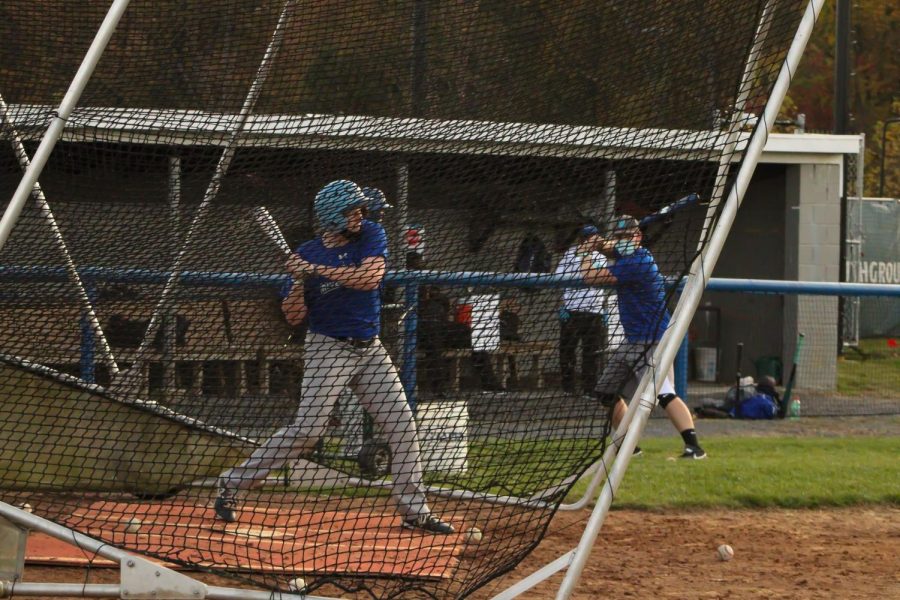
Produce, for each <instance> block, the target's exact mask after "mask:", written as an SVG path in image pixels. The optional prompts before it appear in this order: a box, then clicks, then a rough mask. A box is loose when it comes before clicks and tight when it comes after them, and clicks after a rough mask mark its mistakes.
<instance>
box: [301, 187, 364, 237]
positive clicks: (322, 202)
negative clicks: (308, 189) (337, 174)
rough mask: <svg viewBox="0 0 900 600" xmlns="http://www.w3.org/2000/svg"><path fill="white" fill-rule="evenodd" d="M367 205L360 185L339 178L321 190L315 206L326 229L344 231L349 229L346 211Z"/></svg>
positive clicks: (317, 214)
mask: <svg viewBox="0 0 900 600" xmlns="http://www.w3.org/2000/svg"><path fill="white" fill-rule="evenodd" d="M365 205H366V197H365V196H363V193H362V190H361V189H359V186H358V185H356V184H355V183H353V182H352V181H348V180H346V179H338V180H337V181H332V182H331V183H328V184H325V186H324V187H323V188H322V189H321V190H319V193H318V194H316V201H315V203H314V204H313V208H314V209H315V211H316V219H318V220H319V225H321V226H322V228H323V229H324V230H325V231H343V230H345V229H347V216H346V214H345V213H346V212H347V211H348V210H350V209H353V208H357V207H360V206H365Z"/></svg>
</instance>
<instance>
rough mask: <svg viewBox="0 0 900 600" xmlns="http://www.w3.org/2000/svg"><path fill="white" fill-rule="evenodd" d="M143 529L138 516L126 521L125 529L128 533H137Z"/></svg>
mask: <svg viewBox="0 0 900 600" xmlns="http://www.w3.org/2000/svg"><path fill="white" fill-rule="evenodd" d="M140 530H141V520H140V519H138V518H137V517H132V518H130V519H128V521H126V523H125V531H126V532H127V533H137V532H138V531H140Z"/></svg>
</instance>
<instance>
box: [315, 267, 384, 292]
mask: <svg viewBox="0 0 900 600" xmlns="http://www.w3.org/2000/svg"><path fill="white" fill-rule="evenodd" d="M314 273H315V274H316V275H321V276H322V277H325V278H326V279H330V280H331V281H336V282H338V283H340V284H342V285H345V286H347V287H348V288H352V289H354V290H362V291H371V290H375V289H378V286H379V285H381V280H382V279H383V278H384V269H383V268H381V269H379V268H377V267H374V266H372V265H365V264H364V265H361V266H359V267H323V266H317V267H316V268H315V271H314Z"/></svg>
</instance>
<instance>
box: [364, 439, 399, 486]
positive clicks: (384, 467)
mask: <svg viewBox="0 0 900 600" xmlns="http://www.w3.org/2000/svg"><path fill="white" fill-rule="evenodd" d="M357 462H359V467H360V469H362V473H363V475H365V476H367V477H383V476H385V475H387V474H388V473H390V472H391V449H390V447H389V446H388V445H387V444H386V443H385V442H380V441H377V440H366V441H365V442H363V447H362V450H360V451H359V457H358V458H357Z"/></svg>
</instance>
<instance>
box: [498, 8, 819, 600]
mask: <svg viewBox="0 0 900 600" xmlns="http://www.w3.org/2000/svg"><path fill="white" fill-rule="evenodd" d="M824 1H825V0H810V2H809V4H808V5H807V8H806V10H805V12H804V15H803V18H802V19H801V21H800V24H799V26H798V28H797V33H796V34H795V36H794V40H793V41H792V43H791V46H790V49H789V50H788V54H787V56H786V57H785V61H784V63H783V64H782V67H781V70H780V71H779V74H778V78H777V80H776V82H775V85H774V87H773V89H772V95H771V97H770V99H769V102H768V103H767V104H766V108H765V111H764V114H763V117H762V118H763V122H762V123H760V125H759V126H758V127H757V129H756V131H754V134H753V136H752V137H751V139H750V142H749V143H748V146H747V148H746V149H745V156H744V162H743V163H742V165H741V168H740V170H739V172H738V175H737V178H736V179H735V182H734V185H733V186H732V188H731V190H730V192H729V195H728V199H727V200H726V202H725V206H724V207H723V210H722V214H721V216H720V218H719V220H718V224H717V227H716V229H715V230H714V231H713V235H712V236H711V238H710V241H709V243H708V244H707V246H706V247H705V248H704V251H703V253H702V254H701V255H700V256H698V257H697V258H696V259H695V260H694V263H693V264H692V268H691V271H690V273H691V275H690V277H689V278H688V281H687V284H686V286H685V289H684V291H683V292H682V295H681V299H680V301H679V302H678V305H677V306H676V308H675V311H674V313H673V315H672V320H671V323H670V327H669V330H668V331H667V332H666V335H665V336H664V337H663V340H662V342H661V343H660V345H659V347H658V348H657V351H656V353H655V354H654V357H653V367H652V368H651V369H648V372H647V373H645V374H644V376H643V378H642V379H641V382H640V384H639V386H638V390H637V392H636V394H635V398H634V399H633V400H632V402H631V404H630V406H629V407H628V411H627V413H626V416H625V418H624V419H623V423H622V426H624V424H625V423H627V422H628V421H631V422H630V423H629V425H628V429H627V432H626V434H625V438H624V439H623V440H622V442H621V444H620V445H619V447H618V451H619V454H620V456H619V460H616V461H615V462H614V463H613V464H612V468H611V469H609V472H608V476H607V478H606V485H605V486H604V488H603V490H602V492H601V494H600V497H599V499H598V501H597V504H596V505H595V507H594V510H593V511H592V513H591V516H590V518H589V520H588V523H587V525H586V526H585V531H584V534H583V535H582V538H581V541H580V542H579V545H578V547H577V548H575V549H574V550H572V551H569V552H567V553H565V554H563V555H562V556H560V557H559V558H557V559H556V560H555V561H553V562H551V563H548V564H547V565H545V566H544V567H543V568H542V569H540V570H539V571H535V572H534V573H532V574H531V575H529V576H528V577H526V578H525V579H523V580H521V581H519V582H517V583H516V584H514V585H513V586H511V587H509V588H507V589H506V590H504V591H503V592H501V593H500V594H497V595H496V596H494V598H493V600H508V599H510V598H515V597H517V596H518V595H519V594H521V593H523V592H525V591H527V590H529V589H531V588H533V587H534V586H535V585H537V584H539V583H541V582H542V581H546V580H547V579H549V578H550V577H551V576H553V575H554V574H555V573H557V572H559V571H562V570H566V571H567V572H566V576H565V578H564V580H563V582H562V583H561V585H560V588H559V590H558V593H557V596H556V597H557V599H558V600H565V599H567V598H569V597H570V596H571V594H572V592H573V591H574V588H575V585H576V584H577V582H578V580H579V578H580V577H581V573H582V572H583V571H584V567H585V565H586V564H587V559H588V557H589V555H590V550H591V548H592V547H593V545H594V544H595V542H596V540H597V536H598V535H599V533H600V528H601V527H602V525H603V522H604V520H605V518H606V515H607V514H608V513H609V507H610V505H611V503H612V500H613V497H614V495H615V492H616V491H617V490H618V487H619V484H620V483H621V481H622V479H623V477H624V475H625V471H626V470H627V468H628V464H629V462H630V459H631V456H632V452H633V451H634V448H635V446H636V445H637V442H638V440H639V439H640V436H641V434H642V433H643V430H644V427H645V426H646V423H647V419H649V417H650V412H651V411H652V409H653V407H654V406H655V404H656V400H655V397H652V398H651V397H648V395H647V394H646V389H647V387H648V386H649V385H650V383H651V378H652V380H653V383H654V384H655V386H659V385H661V384H662V382H663V380H664V379H665V377H666V374H667V372H668V367H669V366H671V364H672V362H673V361H674V359H675V355H676V353H677V351H678V347H679V345H680V343H681V340H682V339H683V337H684V335H685V333H686V332H687V328H688V324H689V323H690V318H688V316H689V315H691V314H693V312H694V311H695V310H696V308H697V306H698V305H699V302H700V299H701V297H702V295H703V290H704V289H705V287H706V281H707V280H708V278H709V276H710V274H711V268H712V267H713V266H715V263H716V261H717V260H718V257H719V255H720V253H721V251H722V247H723V246H724V243H725V239H726V237H727V234H728V231H729V230H730V228H731V226H732V224H733V223H734V219H735V217H736V215H737V210H738V208H739V207H740V203H741V200H742V198H743V195H744V193H745V192H746V189H747V186H748V185H749V183H750V178H751V177H752V175H753V171H754V170H755V168H756V163H757V162H758V160H759V157H760V155H761V154H762V151H763V148H764V146H765V143H766V140H767V138H768V132H769V129H770V128H771V127H772V126H773V125H774V123H775V119H776V117H777V115H778V111H779V110H780V107H781V103H782V101H783V100H784V96H785V94H786V93H787V89H788V86H789V85H790V82H791V79H792V77H793V72H794V70H795V69H796V67H797V65H798V64H799V61H800V58H801V56H802V54H803V51H804V49H805V48H806V44H807V42H808V41H809V38H810V35H811V33H812V30H813V26H814V25H815V22H816V19H817V18H818V15H819V13H820V12H821V10H822V5H823V4H824ZM705 265H708V266H709V267H710V272H709V273H707V271H706V270H704V266H705ZM638 398H640V401H637V399H638ZM634 415H637V416H638V418H637V419H634V418H633V416H634ZM620 428H621V426H620ZM616 450H617V449H616V448H615V447H613V448H611V449H607V452H606V453H604V458H603V459H602V460H601V461H600V462H599V463H598V466H597V467H596V468H598V469H603V468H604V467H605V466H606V465H607V464H608V461H607V460H606V459H607V455H609V454H611V455H612V457H613V458H614V457H615V455H616ZM602 474H605V469H603V472H602V473H600V474H598V476H597V478H598V479H599V477H600V475H602ZM583 500H584V499H583Z"/></svg>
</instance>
